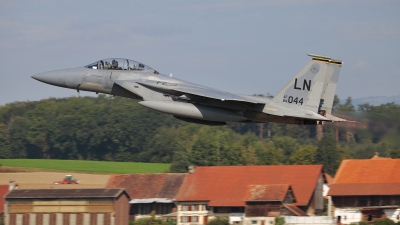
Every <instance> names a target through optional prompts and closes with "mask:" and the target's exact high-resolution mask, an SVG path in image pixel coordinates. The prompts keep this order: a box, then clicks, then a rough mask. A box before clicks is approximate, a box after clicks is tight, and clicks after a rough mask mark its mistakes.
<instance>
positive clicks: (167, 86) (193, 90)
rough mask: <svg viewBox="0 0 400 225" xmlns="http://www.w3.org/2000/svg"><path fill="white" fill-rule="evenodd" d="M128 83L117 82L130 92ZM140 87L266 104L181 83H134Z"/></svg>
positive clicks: (168, 92)
mask: <svg viewBox="0 0 400 225" xmlns="http://www.w3.org/2000/svg"><path fill="white" fill-rule="evenodd" d="M126 82H132V81H121V80H119V81H115V83H117V84H118V85H120V86H122V87H124V88H126V89H128V90H129V88H130V86H132V85H128V84H126ZM134 83H137V84H140V85H143V86H145V87H147V88H149V89H152V90H155V91H159V92H163V93H167V94H171V95H175V96H181V95H186V94H189V95H195V96H200V97H204V98H212V99H217V100H220V101H237V102H248V103H253V104H265V102H263V101H260V100H258V99H253V98H246V97H244V96H239V95H235V94H232V93H229V92H223V91H219V90H216V89H211V88H205V87H202V86H191V85H186V84H181V83H170V82H163V81H143V82H138V81H136V82H134Z"/></svg>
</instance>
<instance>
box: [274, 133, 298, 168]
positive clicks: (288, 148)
mask: <svg viewBox="0 0 400 225" xmlns="http://www.w3.org/2000/svg"><path fill="white" fill-rule="evenodd" d="M272 141H273V143H274V145H275V147H276V148H277V149H278V151H282V153H283V155H282V157H283V159H282V160H283V162H284V163H285V164H288V163H289V158H290V156H291V155H292V154H293V152H295V151H296V150H298V149H299V144H298V143H297V141H296V140H295V139H293V138H291V137H287V136H285V137H274V138H272Z"/></svg>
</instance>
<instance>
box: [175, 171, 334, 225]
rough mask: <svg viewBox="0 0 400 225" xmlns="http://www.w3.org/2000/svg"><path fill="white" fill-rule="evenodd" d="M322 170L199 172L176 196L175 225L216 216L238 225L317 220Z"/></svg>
mask: <svg viewBox="0 0 400 225" xmlns="http://www.w3.org/2000/svg"><path fill="white" fill-rule="evenodd" d="M324 183H326V179H325V175H324V173H323V167H322V165H290V166H289V165H281V166H214V167H197V168H196V169H195V170H194V172H193V173H192V174H187V175H186V179H185V180H184V182H183V184H182V187H181V188H180V190H179V192H178V195H177V197H176V204H177V205H178V211H177V219H178V221H177V222H178V224H179V225H186V224H206V223H207V222H208V221H209V220H210V219H213V218H215V217H216V216H225V217H229V220H230V222H231V223H236V224H255V225H256V224H261V225H263V224H267V223H268V224H269V223H270V222H271V220H273V217H275V216H281V215H297V216H305V215H320V214H322V211H323V195H322V187H323V184H324Z"/></svg>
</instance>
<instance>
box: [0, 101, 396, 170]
mask: <svg viewBox="0 0 400 225" xmlns="http://www.w3.org/2000/svg"><path fill="white" fill-rule="evenodd" d="M334 108H335V110H334V114H335V115H337V116H342V117H345V118H346V119H348V120H351V121H354V122H349V123H347V122H346V123H326V124H324V125H322V126H321V125H318V126H317V125H287V124H278V123H265V124H241V123H229V124H228V125H227V126H207V125H198V124H191V123H186V122H183V121H180V120H177V119H175V118H174V117H172V116H171V115H167V114H163V113H159V112H156V111H153V110H150V109H146V108H144V107H142V106H140V105H139V104H137V101H134V100H131V99H126V98H120V97H112V96H106V95H98V97H96V98H93V97H78V98H77V97H71V98H61V99H55V98H50V99H44V100H41V101H34V102H14V103H10V104H6V105H3V106H0V158H35V159H79V160H100V161H125V162H161V163H172V165H171V168H170V171H171V172H184V171H186V167H187V166H188V165H195V166H215V165H277V164H300V165H301V164H323V165H324V168H325V171H326V172H327V173H329V174H331V175H334V174H335V172H336V170H337V168H338V166H339V164H340V162H341V160H342V159H348V158H371V157H373V156H374V155H375V152H377V153H379V156H382V157H392V158H400V139H399V138H398V137H399V134H400V120H399V115H400V105H396V104H394V103H388V104H382V105H379V106H372V105H369V104H363V105H358V106H357V107H356V106H353V105H352V103H351V98H350V97H349V98H347V99H346V100H345V102H344V103H343V104H340V100H339V99H338V98H336V99H335V103H334Z"/></svg>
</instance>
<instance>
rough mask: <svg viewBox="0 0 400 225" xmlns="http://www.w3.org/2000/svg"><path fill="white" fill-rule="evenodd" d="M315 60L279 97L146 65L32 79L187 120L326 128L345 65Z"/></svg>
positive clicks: (95, 67) (111, 63)
mask: <svg viewBox="0 0 400 225" xmlns="http://www.w3.org/2000/svg"><path fill="white" fill-rule="evenodd" d="M308 56H310V57H312V58H311V61H309V62H308V63H307V64H306V65H305V66H304V68H303V69H301V70H300V72H299V73H297V74H296V76H295V77H294V78H293V79H292V80H290V81H289V83H288V84H287V85H286V86H285V87H284V88H283V89H282V90H281V91H280V92H279V93H278V94H277V95H275V96H274V97H262V96H252V95H241V94H233V93H229V92H224V91H220V90H216V89H213V88H209V87H205V86H202V85H198V84H194V83H190V82H187V81H184V80H181V79H176V78H173V77H172V76H168V75H163V74H160V73H159V72H158V71H157V70H155V69H153V68H151V67H149V66H146V65H145V64H143V63H140V62H137V61H134V60H130V59H123V58H109V59H102V60H99V61H96V62H94V63H91V64H89V65H87V66H83V67H78V68H73V69H64V70H56V71H50V72H45V73H39V74H36V75H34V76H32V78H34V79H36V80H38V81H41V82H44V83H47V84H51V85H55V86H59V87H64V88H70V89H75V90H77V91H78V92H79V91H91V92H96V93H105V94H110V95H114V96H121V97H126V98H131V99H136V100H140V101H139V104H141V105H143V106H145V107H147V108H150V109H153V110H157V111H160V112H163V113H168V114H171V115H173V116H174V117H175V118H177V119H180V120H184V121H186V122H192V123H199V124H206V125H225V124H226V123H227V122H239V123H266V122H277V123H287V124H309V125H311V124H322V123H324V122H342V121H345V120H344V119H341V118H338V117H335V116H333V115H332V114H331V111H332V105H333V99H334V96H335V92H336V86H337V82H338V78H339V72H340V68H341V66H342V64H343V63H342V61H340V60H335V59H332V58H331V57H327V56H321V55H314V54H308Z"/></svg>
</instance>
